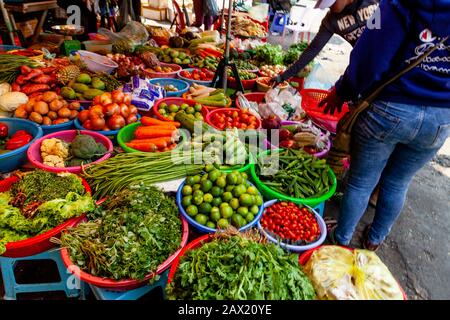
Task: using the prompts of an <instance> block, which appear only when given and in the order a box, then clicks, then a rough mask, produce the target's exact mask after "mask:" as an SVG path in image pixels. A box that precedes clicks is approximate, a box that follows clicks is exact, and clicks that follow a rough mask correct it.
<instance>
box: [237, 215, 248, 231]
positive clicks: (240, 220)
mask: <svg viewBox="0 0 450 320" xmlns="http://www.w3.org/2000/svg"><path fill="white" fill-rule="evenodd" d="M237 219H238V224H239V227H238V228H242V227H243V226H245V225H246V224H247V221H246V220H245V219H244V218H243V217H242V216H241V215H237Z"/></svg>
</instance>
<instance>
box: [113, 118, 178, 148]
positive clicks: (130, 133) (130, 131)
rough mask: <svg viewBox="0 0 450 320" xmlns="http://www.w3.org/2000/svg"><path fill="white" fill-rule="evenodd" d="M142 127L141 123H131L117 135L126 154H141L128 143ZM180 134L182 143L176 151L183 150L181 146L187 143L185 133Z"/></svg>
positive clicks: (118, 141)
mask: <svg viewBox="0 0 450 320" xmlns="http://www.w3.org/2000/svg"><path fill="white" fill-rule="evenodd" d="M140 125H141V123H140V122H135V123H131V124H129V125H127V126H125V127H123V128H122V129H120V131H119V133H118V134H117V143H118V144H119V146H120V147H121V148H122V149H123V150H124V151H125V152H127V153H131V152H141V151H139V150H136V149H133V148H130V147H128V146H127V145H126V143H127V142H129V141H131V140H133V139H134V132H135V131H136V129H137V128H138V127H139V126H140ZM179 132H180V139H181V141H180V142H178V144H177V146H176V147H175V149H178V148H181V146H182V145H184V143H185V142H186V141H187V137H186V134H185V133H184V132H183V130H179Z"/></svg>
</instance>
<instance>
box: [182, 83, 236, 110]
mask: <svg viewBox="0 0 450 320" xmlns="http://www.w3.org/2000/svg"><path fill="white" fill-rule="evenodd" d="M186 98H187V99H192V100H194V101H196V102H198V103H201V104H203V105H205V106H208V107H226V106H227V105H228V104H229V103H230V102H231V100H230V98H228V97H227V96H226V95H225V92H224V91H223V89H215V88H211V87H206V86H203V85H201V84H197V83H193V84H192V85H191V87H190V88H189V92H188V93H187V95H186Z"/></svg>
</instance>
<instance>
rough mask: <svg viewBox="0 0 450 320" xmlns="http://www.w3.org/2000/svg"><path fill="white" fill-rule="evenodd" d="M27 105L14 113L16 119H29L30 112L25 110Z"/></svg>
mask: <svg viewBox="0 0 450 320" xmlns="http://www.w3.org/2000/svg"><path fill="white" fill-rule="evenodd" d="M24 106H25V105H21V106H19V107H18V108H17V109H16V111H14V117H16V118H21V119H27V118H28V112H27V111H26V110H25V107H24Z"/></svg>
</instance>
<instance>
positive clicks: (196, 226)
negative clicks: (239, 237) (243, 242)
mask: <svg viewBox="0 0 450 320" xmlns="http://www.w3.org/2000/svg"><path fill="white" fill-rule="evenodd" d="M247 183H248V184H249V185H250V186H253V184H252V183H251V182H250V181H247ZM185 184H186V180H184V181H183V183H182V184H181V185H180V187H179V188H178V191H177V195H176V201H177V205H178V209H179V210H180V212H181V215H182V216H183V217H184V218H185V219H186V220H187V221H188V223H189V224H190V225H191V226H192V227H194V229H196V230H198V231H199V232H201V233H214V232H217V229H213V228H208V227H206V226H204V225H202V224H200V223H198V222H197V221H195V220H194V219H193V218H191V217H190V216H189V215H188V214H187V213H186V210H184V208H183V205H182V203H181V200H182V199H183V196H182V194H181V191H182V189H183V187H184V185H185ZM260 196H261V194H260ZM263 211H264V204H263V205H261V206H260V207H259V211H258V213H257V214H256V216H255V218H254V219H253V221H252V222H249V223H248V224H246V225H245V226H243V227H242V228H240V229H239V231H240V232H243V231H245V230H247V229H250V228H251V227H253V226H255V225H256V224H257V223H258V221H259V219H261V216H262V213H263Z"/></svg>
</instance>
